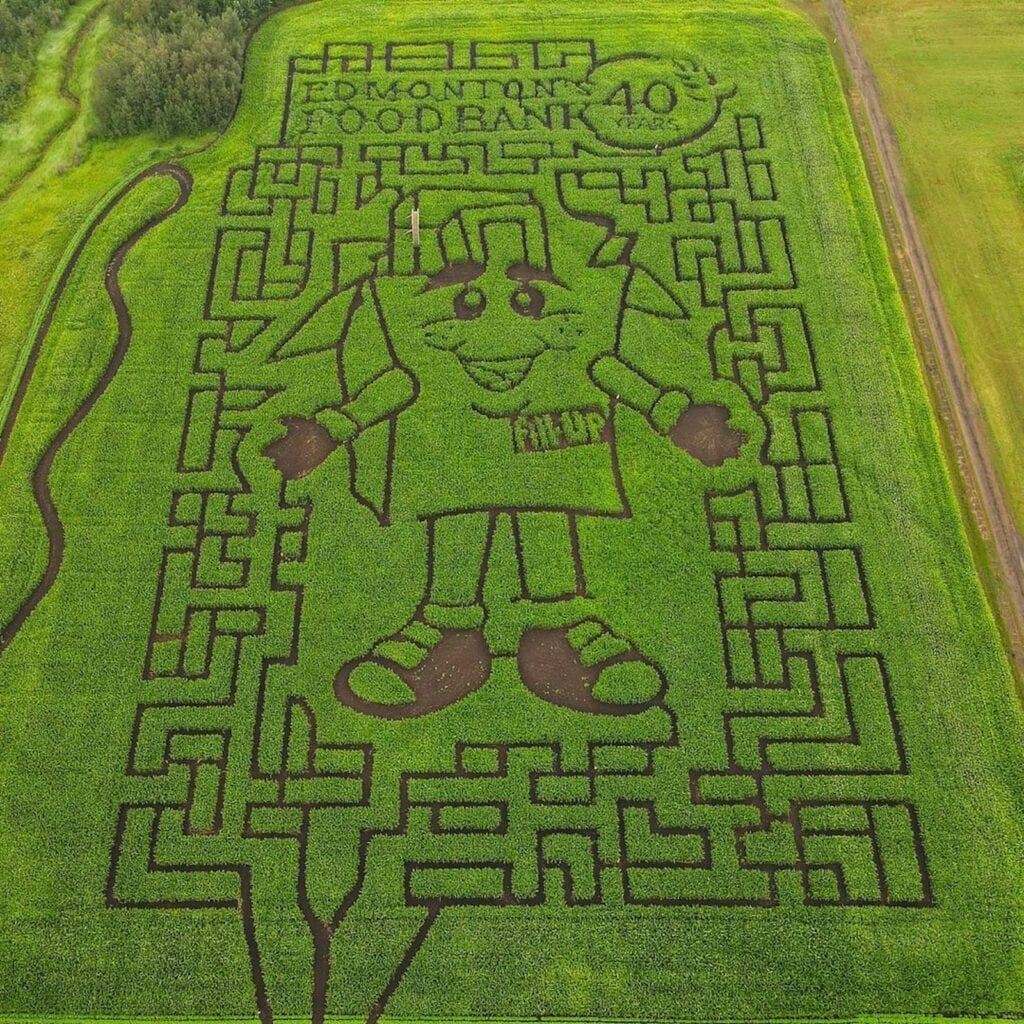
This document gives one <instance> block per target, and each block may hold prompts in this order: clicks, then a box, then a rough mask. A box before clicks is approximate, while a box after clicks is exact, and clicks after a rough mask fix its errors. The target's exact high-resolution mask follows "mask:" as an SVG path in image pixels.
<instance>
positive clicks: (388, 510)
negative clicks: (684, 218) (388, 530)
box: [267, 190, 763, 718]
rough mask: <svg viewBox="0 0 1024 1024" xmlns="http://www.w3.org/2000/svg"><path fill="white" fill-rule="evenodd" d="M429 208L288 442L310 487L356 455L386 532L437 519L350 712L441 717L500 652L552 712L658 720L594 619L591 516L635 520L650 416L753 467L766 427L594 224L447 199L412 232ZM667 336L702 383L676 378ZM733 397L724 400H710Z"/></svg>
mask: <svg viewBox="0 0 1024 1024" xmlns="http://www.w3.org/2000/svg"><path fill="white" fill-rule="evenodd" d="M411 202H415V203H416V204H418V205H417V207H416V208H417V209H419V210H420V216H421V222H422V223H423V224H424V225H425V228H424V231H423V237H422V244H420V245H417V246H414V245H413V242H412V239H411V238H410V237H409V234H408V233H403V232H402V231H401V229H400V228H396V229H395V233H394V238H393V242H392V245H391V248H390V249H389V251H388V253H387V254H386V255H384V256H382V257H381V258H380V259H379V260H378V262H377V264H376V269H375V271H374V272H373V273H371V274H370V275H368V276H367V277H366V278H365V279H364V280H363V281H362V282H360V283H359V285H358V286H357V288H358V292H357V294H356V295H355V297H354V299H353V301H352V303H351V306H350V308H349V312H348V314H347V318H346V322H345V323H344V325H342V327H341V332H340V340H339V343H338V347H337V353H338V380H339V387H340V395H339V399H338V401H337V402H335V403H333V404H330V405H328V406H326V407H321V408H318V409H311V410H307V413H308V415H307V417H305V418H296V417H289V418H287V419H286V420H284V421H283V422H284V423H285V425H286V426H287V428H288V433H287V435H286V436H284V437H283V438H281V439H279V440H277V441H275V442H274V443H273V444H272V445H271V446H270V448H268V450H267V454H268V455H269V456H271V457H272V458H274V459H275V460H276V461H277V462H278V464H279V466H281V465H283V464H284V463H285V462H288V464H289V465H290V466H291V472H290V475H293V476H302V475H305V474H306V473H309V472H312V471H313V470H314V469H316V467H317V466H318V465H319V464H320V463H321V462H322V461H323V459H324V458H325V457H326V455H327V454H329V453H330V452H331V451H332V450H333V449H334V448H335V447H337V446H339V445H344V446H347V447H348V448H349V449H350V456H349V466H350V479H349V484H350V486H351V489H352V493H353V495H354V496H355V498H356V499H357V500H359V501H360V502H361V503H362V504H364V505H365V506H366V507H367V508H369V509H370V510H372V511H373V513H374V514H375V515H376V516H377V518H378V520H379V521H380V523H381V525H382V526H385V527H386V526H387V525H388V524H389V523H390V522H392V521H395V520H398V519H402V520H406V519H409V518H410V517H412V518H417V519H420V520H422V521H424V522H425V523H426V528H427V559H428V565H427V572H426V578H427V587H426V593H425V595H424V597H423V600H422V602H421V603H420V605H419V607H418V609H417V611H416V613H415V614H414V616H413V617H412V618H411V620H410V621H409V622H407V623H406V624H405V626H403V627H402V628H401V629H400V630H398V632H397V633H395V634H394V635H392V636H389V637H387V638H385V639H382V640H380V641H379V642H378V643H377V644H376V645H374V646H373V648H372V649H371V650H369V651H367V652H366V653H365V655H364V656H362V657H359V658H356V659H354V660H352V661H349V662H348V663H346V664H345V665H343V666H342V667H341V669H340V671H339V672H338V674H337V677H336V680H335V689H336V693H337V695H338V698H339V699H340V700H341V701H342V702H343V703H345V704H347V705H348V706H350V707H353V708H355V709H357V710H359V711H363V712H366V713H368V714H373V715H377V716H380V717H386V718H405V717H410V716H415V715H421V714H425V713H428V712H431V711H435V710H438V709H439V708H442V707H445V706H447V705H449V704H452V703H453V702H455V701H456V700H459V699H460V698H462V697H464V696H465V695H467V694H468V693H470V692H472V691H473V690H475V689H477V688H478V687H480V686H482V685H483V683H484V682H485V681H486V680H487V678H488V677H489V675H490V671H491V665H492V659H493V658H494V657H495V656H515V657H517V658H518V664H519V672H520V677H521V678H522V681H523V683H524V684H525V685H526V686H527V687H528V688H529V689H530V690H532V691H533V692H534V693H535V694H537V695H538V696H540V697H542V698H544V699H546V700H549V701H552V702H554V703H558V704H564V705H566V706H569V707H575V708H580V709H583V710H587V711H590V712H596V713H607V714H628V713H635V712H640V711H644V710H646V709H647V708H649V707H651V706H652V705H653V704H654V703H656V702H657V701H658V700H659V699H660V698H661V696H662V695H663V693H664V691H665V687H666V680H665V678H664V675H663V673H662V671H661V670H660V669H659V668H658V667H657V666H656V665H655V664H654V663H653V662H652V661H651V660H650V659H648V658H647V657H645V656H644V654H643V652H642V651H640V650H639V649H638V648H637V647H636V646H635V645H634V644H633V643H632V642H631V641H630V639H629V637H625V636H620V635H618V634H617V633H616V632H614V631H613V630H612V629H611V628H610V627H609V626H608V625H607V624H606V623H605V622H604V621H602V619H601V618H600V617H599V616H598V615H597V614H595V613H594V609H593V607H592V602H589V601H588V599H589V598H590V591H589V589H588V578H587V576H588V574H587V565H586V559H585V558H584V555H583V552H582V551H581V545H580V536H579V530H578V521H579V519H580V517H585V516H611V517H622V518H625V517H629V515H630V505H629V500H628V496H627V494H626V493H625V489H624V487H623V480H622V473H621V471H620V453H619V445H618V442H617V438H616V431H617V426H618V425H617V420H618V418H619V417H620V416H621V415H622V412H621V410H623V409H628V410H631V411H632V414H633V415H639V416H641V417H643V418H644V420H645V421H646V424H647V425H648V427H649V429H650V431H652V432H653V434H654V435H656V436H657V437H658V438H661V439H663V440H662V442H661V443H664V444H670V445H671V444H674V445H675V446H676V447H677V448H679V449H682V450H683V451H685V452H687V453H689V454H687V455H686V456H685V457H687V458H693V457H695V458H698V459H700V460H701V461H702V462H704V463H706V464H708V465H717V464H721V463H722V462H724V461H725V460H726V459H731V458H735V457H738V456H739V455H740V453H741V451H743V450H749V449H750V448H751V447H752V446H753V445H754V443H755V439H756V437H757V436H758V435H761V436H763V434H762V431H761V429H760V425H759V421H758V420H757V417H756V416H755V415H754V414H753V413H752V411H751V410H750V408H749V405H748V404H747V403H746V401H745V398H744V396H743V393H742V391H740V389H739V388H738V387H736V386H735V385H731V384H729V385H726V384H724V383H723V382H712V375H711V370H710V366H709V359H708V352H707V348H706V344H705V343H706V337H707V335H706V334H703V335H702V336H697V335H696V333H695V332H692V331H691V329H690V328H691V325H690V323H689V313H688V311H687V310H686V309H685V308H683V306H682V305H681V304H680V303H679V301H678V300H677V299H676V298H675V297H673V295H672V294H671V292H670V291H669V290H668V289H667V288H666V287H664V286H663V285H661V284H660V283H659V282H658V281H657V280H656V279H655V278H654V277H653V276H652V275H651V274H650V273H649V272H648V271H646V270H644V269H643V268H642V267H640V266H637V265H634V264H632V263H631V262H630V261H629V247H628V246H627V247H625V249H624V250H623V252H624V256H623V257H620V258H618V259H616V260H615V261H614V262H612V263H611V264H610V265H605V266H601V265H598V261H597V259H596V255H597V254H596V252H595V246H594V245H593V243H592V242H591V241H590V240H591V239H592V237H593V233H594V227H593V225H590V224H581V223H580V222H579V221H574V220H572V219H571V218H569V217H566V216H565V215H564V213H562V211H557V213H558V214H560V218H559V219H560V221H561V220H564V221H565V228H566V230H564V231H561V232H557V233H556V232H552V231H550V230H549V224H548V218H547V215H546V213H545V211H544V210H543V209H542V208H541V207H540V205H539V204H538V203H537V202H536V201H535V200H534V199H533V198H532V197H531V196H529V195H528V194H526V193H522V194H515V195H510V194H505V195H503V194H500V193H497V194H494V193H488V194H481V195H480V196H479V197H474V196H472V194H467V193H456V192H453V193H446V192H444V191H441V190H436V191H428V192H424V193H421V194H420V195H419V196H417V197H415V199H414V200H412V201H410V200H407V201H406V202H405V203H403V204H401V206H400V207H399V209H398V210H396V213H395V217H394V221H395V222H396V223H401V219H400V214H401V212H404V214H405V218H406V223H407V222H408V219H409V218H408V214H409V212H410V211H411V209H412V206H411ZM573 229H576V230H575V231H573ZM588 243H589V244H588ZM656 332H661V333H662V335H663V336H664V338H668V339H669V350H672V349H673V348H674V353H675V358H674V359H673V364H674V366H673V369H674V371H675V376H676V377H678V376H679V374H680V373H682V374H683V375H684V376H686V377H687V380H686V381H685V386H682V385H680V384H679V383H676V384H675V385H673V386H666V385H665V384H663V383H662V382H661V381H660V380H659V372H658V369H659V368H658V365H657V362H658V360H657V358H656V356H655V355H654V353H655V352H656V351H662V352H663V351H665V350H666V348H665V344H664V339H663V342H662V347H661V348H660V349H658V346H657V345H655V344H652V341H653V338H652V335H653V333H656ZM666 332H667V333H666ZM729 389H732V390H729ZM712 393H713V394H714V396H715V402H716V403H723V402H724V404H700V399H701V398H703V397H706V396H708V395H710V394H712ZM723 396H724V397H723ZM715 428H717V429H715ZM709 441H710V442H711V443H709ZM311 442H314V443H311ZM296 455H298V459H297V461H296ZM503 516H507V517H508V519H509V521H510V524H511V528H512V534H513V537H514V540H515V550H516V559H517V562H518V570H519V580H520V590H521V594H520V600H521V601H522V602H523V604H524V605H526V606H528V607H529V608H531V609H533V610H534V615H533V619H534V622H533V624H532V625H527V627H526V628H520V629H518V630H517V629H515V628H514V627H513V628H511V629H510V628H509V625H508V624H507V623H505V624H503V623H501V622H497V621H490V620H491V619H492V616H491V614H490V612H491V611H492V609H490V608H489V607H488V605H487V601H486V599H485V587H484V582H485V578H486V574H487V569H488V559H489V555H490V551H491V544H492V540H493V538H494V533H495V528H496V524H497V523H498V522H499V520H500V519H501V517H503Z"/></svg>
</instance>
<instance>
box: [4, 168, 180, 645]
mask: <svg viewBox="0 0 1024 1024" xmlns="http://www.w3.org/2000/svg"><path fill="white" fill-rule="evenodd" d="M163 175H167V176H168V177H171V178H173V179H174V181H175V182H177V185H178V195H177V196H176V197H175V199H174V200H173V201H172V202H171V204H170V205H169V206H167V207H166V208H165V209H163V210H161V211H160V212H159V213H157V214H155V215H154V216H152V217H150V218H149V219H148V220H147V221H146V222H145V223H144V224H142V225H141V226H140V227H138V228H136V229H135V231H133V232H132V234H131V235H129V236H128V238H126V239H125V240H124V241H123V242H122V243H121V244H120V245H119V246H118V247H117V248H116V249H115V250H114V253H113V255H112V256H111V258H110V260H109V261H108V263H107V268H106V272H105V274H104V284H105V286H106V289H107V294H108V295H109V297H110V302H111V304H112V305H113V307H114V313H115V315H116V317H117V344H116V345H115V347H114V351H113V352H112V353H111V357H110V362H109V363H108V364H107V368H106V369H105V370H104V371H103V374H102V376H101V377H100V379H99V380H98V381H97V382H96V384H95V385H94V386H93V388H92V390H91V391H90V392H89V394H88V395H87V396H86V397H85V399H84V400H83V401H82V403H81V404H80V405H79V406H78V408H77V409H76V410H75V411H74V413H72V415H71V417H70V419H69V420H68V421H67V423H65V424H64V426H63V427H62V428H61V429H60V430H59V431H58V432H57V435H56V436H55V437H54V438H53V440H52V441H51V442H50V444H49V445H48V446H47V448H46V451H45V452H43V454H42V456H41V457H40V459H39V462H38V463H36V468H35V470H34V471H33V473H32V490H33V494H34V496H35V499H36V504H37V505H38V506H39V511H40V513H41V514H42V517H43V525H44V526H45V528H46V534H47V539H48V541H49V547H50V550H49V555H48V558H47V564H46V570H45V571H44V573H43V576H42V578H41V579H40V580H39V582H38V583H37V584H36V586H35V587H34V588H33V590H32V592H31V593H30V594H29V595H28V597H27V598H26V599H25V600H24V602H23V603H22V605H21V607H19V608H18V610H17V611H16V612H15V614H14V617H13V618H12V619H11V621H10V622H9V623H7V625H6V626H5V627H4V628H3V630H2V631H0V653H2V652H3V651H4V650H5V649H6V648H7V646H8V645H9V644H10V642H11V641H12V640H13V639H14V637H15V636H16V635H17V633H18V631H19V630H20V629H21V627H22V626H23V625H24V623H25V620H26V619H27V618H28V617H29V616H30V615H31V614H32V612H33V611H34V610H35V608H36V606H37V605H38V604H39V602H40V601H41V600H42V599H43V598H44V597H45V596H46V593H47V592H48V591H49V589H50V587H51V586H53V582H54V580H56V578H57V573H58V572H59V571H60V565H61V562H62V561H63V558H64V526H63V524H62V523H61V520H60V515H59V513H58V512H57V507H56V505H55V504H54V501H53V495H52V493H51V491H50V470H51V469H52V467H53V461H54V459H55V458H56V456H57V453H58V452H59V451H60V449H61V447H62V446H63V444H64V442H65V441H66V440H67V439H68V438H69V437H70V436H71V435H72V434H73V433H74V431H75V429H76V428H77V427H78V425H79V424H80V423H81V422H82V421H83V420H84V419H85V417H86V416H87V415H88V414H89V412H90V411H91V409H92V407H93V406H94V405H95V404H96V402H97V401H98V399H99V398H100V396H101V395H102V394H103V393H104V391H106V389H107V387H108V386H109V384H110V382H111V381H112V380H113V379H114V377H115V376H116V375H117V371H118V370H119V369H120V367H121V363H122V362H123V361H124V357H125V354H126V353H127V351H128V346H129V345H130V344H131V339H132V318H131V314H130V313H129V311H128V304H127V302H126V301H125V298H124V293H123V292H122V291H121V284H120V280H119V276H120V273H121V267H122V266H123V265H124V261H125V258H126V257H127V255H128V253H129V252H130V251H131V250H132V248H133V247H134V246H135V245H136V243H138V242H139V240H140V239H141V238H142V237H143V236H144V235H146V234H147V233H148V232H149V231H151V230H152V229H153V228H155V227H156V226H157V225H158V224H160V223H162V222H163V221H165V220H166V219H167V218H168V217H170V216H171V215H172V214H174V213H176V212H177V211H178V210H180V209H181V208H182V207H183V206H184V205H185V203H186V202H188V198H189V196H190V195H191V194H192V175H191V174H189V172H188V171H186V170H185V169H184V168H183V167H179V166H177V165H175V164H157V165H156V166H154V167H151V168H149V169H148V170H145V171H143V172H142V173H141V174H138V175H136V176H135V177H134V178H133V179H132V180H131V181H129V182H128V184H127V185H125V186H124V188H122V189H121V190H120V191H118V192H117V194H116V195H114V196H113V197H112V198H111V200H110V201H109V202H108V203H107V205H106V206H104V208H103V209H102V210H101V211H100V213H99V215H98V216H97V217H96V218H95V219H94V220H93V222H92V223H91V224H90V225H89V228H88V230H87V231H86V232H85V234H84V235H83V237H82V239H81V240H80V241H79V243H78V246H77V247H76V248H75V251H74V253H73V255H72V257H71V259H70V260H69V261H68V263H67V265H66V266H65V268H64V272H63V273H62V274H61V277H60V280H59V281H58V284H57V287H56V288H55V289H54V293H53V296H52V297H51V299H50V303H49V306H48V307H47V310H46V315H45V316H44V318H43V321H42V323H41V324H40V325H39V330H38V332H37V333H36V337H35V339H34V341H33V345H32V351H31V354H30V356H29V360H28V362H27V363H26V365H25V368H24V370H23V372H22V375H21V379H20V381H19V383H18V389H17V391H16V392H15V394H14V400H13V401H12V403H11V407H10V410H9V411H8V415H7V421H6V423H5V424H4V427H3V431H2V432H0V465H2V462H3V457H4V455H5V453H6V450H7V446H8V444H9V442H10V437H11V433H12V431H13V428H14V424H15V421H16V419H17V415H18V411H19V410H20V408H21V405H22V402H23V401H24V398H25V392H26V391H27V390H28V386H29V383H30V382H31V380H32V377H33V371H34V370H35V366H36V363H37V361H38V358H39V352H40V350H41V349H42V345H43V342H44V341H45V339H46V336H47V334H48V333H49V330H50V326H51V324H52V323H53V318H54V316H55V314H56V312H57V307H58V305H59V304H60V300H61V298H62V296H63V295H64V291H65V289H66V287H67V285H68V282H69V280H70V279H71V276H72V274H73V273H74V271H75V268H76V267H77V265H78V261H79V257H80V256H81V255H82V252H83V251H84V249H85V247H86V245H87V244H88V242H89V240H90V238H91V237H92V235H93V234H94V232H95V231H96V229H97V228H98V227H99V226H100V225H101V224H102V223H103V222H104V221H105V220H106V219H107V217H108V216H109V215H110V214H111V213H112V211H113V210H114V208H115V207H116V206H117V205H118V204H119V203H120V202H121V200H122V199H124V198H125V197H126V196H128V195H129V194H130V193H131V192H133V191H134V190H135V189H136V188H138V186H139V185H141V184H142V183H143V182H144V181H147V180H148V179H150V178H154V177H160V176H163Z"/></svg>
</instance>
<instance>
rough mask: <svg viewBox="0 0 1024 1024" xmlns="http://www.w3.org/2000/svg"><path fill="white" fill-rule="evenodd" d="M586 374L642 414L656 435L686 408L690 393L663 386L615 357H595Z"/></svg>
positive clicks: (674, 422) (663, 430) (609, 393)
mask: <svg viewBox="0 0 1024 1024" xmlns="http://www.w3.org/2000/svg"><path fill="white" fill-rule="evenodd" d="M590 376H591V377H592V378H593V380H594V383H595V384H596V385H597V386H598V387H599V388H600V389H601V390H602V391H604V392H605V393H606V394H608V395H610V396H611V397H613V398H616V399H618V400H619V401H621V402H624V403H625V404H626V405H628V406H629V407H630V408H631V409H636V411H637V412H640V413H643V414H644V416H646V417H647V420H648V422H649V423H650V424H651V426H652V427H654V429H655V430H656V431H657V432H658V433H659V434H668V432H669V431H670V430H671V429H672V428H673V427H674V426H675V425H676V423H677V422H678V421H679V417H680V416H682V414H683V413H684V412H686V410H687V409H688V408H689V407H690V396H689V395H688V394H687V393H686V392H685V391H682V390H679V389H677V388H663V387H661V386H660V385H659V384H657V383H656V382H655V381H653V380H651V379H650V378H649V377H645V376H644V375H643V374H642V373H640V372H639V371H638V370H635V369H634V368H633V367H632V366H630V365H629V364H628V363H626V362H624V361H623V360H622V359H620V358H619V357H618V356H611V355H605V356H600V357H598V358H597V359H596V360H595V361H594V362H593V363H591V365H590Z"/></svg>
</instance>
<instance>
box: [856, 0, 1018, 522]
mask: <svg viewBox="0 0 1024 1024" xmlns="http://www.w3.org/2000/svg"><path fill="white" fill-rule="evenodd" d="M847 6H848V8H849V11H850V16H851V18H852V20H853V22H854V25H855V27H856V31H857V34H858V36H859V38H860V39H861V42H862V44H863V46H864V48H865V51H866V53H867V56H868V58H869V60H870V61H871V64H872V68H873V69H874V71H875V74H876V75H877V77H878V80H879V83H880V85H881V88H882V91H883V94H884V97H885V101H886V106H887V110H888V113H889V116H890V118H891V119H892V122H893V125H894V127H895V129H896V133H897V135H898V137H899V141H900V148H901V151H902V153H903V158H904V162H905V165H906V169H907V178H908V183H909V186H910V189H911V198H912V199H913V202H914V205H915V207H916V209H917V212H918V216H919V218H920V220H921V225H922V229H923V231H924V233H925V237H926V239H927V241H928V243H929V249H930V254H931V258H932V261H933V263H934V266H935V269H936V273H937V274H938V277H939V280H940V282H941V284H942V288H943V292H944V294H945V296H946V300H947V302H948V304H949V307H950V312H951V314H952V316H953V319H954V322H955V324H956V328H957V332H958V334H959V336H960V340H961V342H962V344H963V349H964V353H965V356H966V359H967V363H968V368H969V371H970V374H971V378H972V381H973V383H974V387H975V390H976V392H977V394H978V397H979V400H980V403H981V407H982V410H983V412H984V414H985V418H986V423H987V426H988V429H989V431H990V433H991V437H992V439H993V441H994V450H995V454H996V457H997V460H998V464H999V468H1000V470H1001V472H1002V476H1003V479H1004V482H1005V485H1006V490H1007V493H1008V494H1009V495H1010V499H1011V501H1012V503H1013V507H1014V510H1015V513H1016V516H1017V520H1018V523H1020V524H1021V525H1022V528H1024V451H1022V447H1021V444H1020V438H1021V436H1022V433H1024V409H1022V407H1021V402H1020V395H1021V394H1022V393H1024V368H1022V365H1021V359H1020V325H1021V323H1024V297H1022V296H1024V247H1022V245H1021V237H1022V234H1024V149H1022V145H1021V140H1020V132H1019V130H1018V128H1017V124H1018V121H1019V117H1018V114H1017V112H1018V111H1019V109H1020V106H1021V103H1022V102H1024V10H1022V9H1021V6H1020V4H1018V3H1015V2H1013V0H908V2H907V3H901V4H898V5H893V4H889V3H884V2H881V0H848V4H847Z"/></svg>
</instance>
